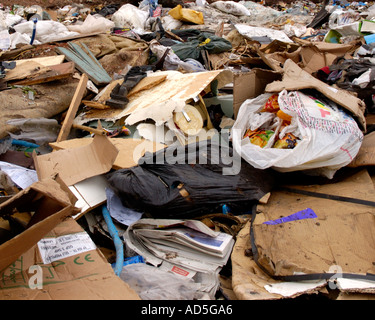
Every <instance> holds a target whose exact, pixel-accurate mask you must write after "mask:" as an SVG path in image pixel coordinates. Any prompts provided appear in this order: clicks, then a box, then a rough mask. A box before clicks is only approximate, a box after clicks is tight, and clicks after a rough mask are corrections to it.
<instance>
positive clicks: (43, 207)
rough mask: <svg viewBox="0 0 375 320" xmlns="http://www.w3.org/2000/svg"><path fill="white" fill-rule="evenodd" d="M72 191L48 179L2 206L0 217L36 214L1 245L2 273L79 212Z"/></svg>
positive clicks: (18, 194)
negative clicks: (54, 229) (72, 201)
mask: <svg viewBox="0 0 375 320" xmlns="http://www.w3.org/2000/svg"><path fill="white" fill-rule="evenodd" d="M72 199H73V196H72V195H71V192H70V191H68V190H66V189H65V186H61V184H60V182H58V181H55V180H53V179H45V180H44V181H39V182H36V183H34V184H33V185H31V186H30V187H29V188H27V189H25V190H22V191H21V192H19V193H17V194H16V195H15V196H13V197H12V198H10V199H9V200H8V201H6V202H4V203H2V204H1V205H0V216H2V215H4V214H11V213H13V212H14V210H17V211H18V212H23V211H33V212H34V214H33V216H32V218H31V221H30V222H29V224H28V226H27V227H26V229H25V230H24V231H23V232H21V233H19V234H17V235H16V236H15V237H13V238H12V239H10V240H9V241H7V242H5V243H3V244H1V245H0V270H2V269H3V268H5V267H7V266H8V265H9V264H10V263H12V262H13V261H15V260H16V259H17V258H18V257H19V256H20V255H21V254H22V253H24V252H25V251H27V250H28V249H29V248H31V247H32V246H33V245H34V244H35V243H36V242H37V241H39V240H40V239H41V237H43V235H45V234H46V233H47V232H49V231H50V230H51V229H53V228H54V227H55V226H56V225H57V224H58V223H60V222H61V221H62V220H63V219H65V218H66V217H68V216H70V215H72V214H75V213H77V210H76V208H75V207H74V206H73V204H72V203H71V200H72Z"/></svg>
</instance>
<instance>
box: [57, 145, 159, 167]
mask: <svg viewBox="0 0 375 320" xmlns="http://www.w3.org/2000/svg"><path fill="white" fill-rule="evenodd" d="M92 140H93V138H82V139H71V140H67V141H62V142H54V143H50V145H51V147H53V148H54V149H55V150H62V149H73V148H78V147H82V146H85V145H88V144H90V143H91V142H92ZM110 140H111V142H112V143H113V144H114V145H115V146H116V148H117V149H118V150H119V153H118V156H117V157H116V160H115V162H114V163H113V166H112V168H113V169H115V170H118V169H126V168H131V167H134V166H136V165H137V164H138V160H139V158H140V157H142V156H143V155H144V154H145V152H156V151H159V150H161V149H163V148H165V147H166V146H165V145H164V144H160V143H155V142H152V141H148V140H141V139H130V138H129V139H122V138H111V139H110Z"/></svg>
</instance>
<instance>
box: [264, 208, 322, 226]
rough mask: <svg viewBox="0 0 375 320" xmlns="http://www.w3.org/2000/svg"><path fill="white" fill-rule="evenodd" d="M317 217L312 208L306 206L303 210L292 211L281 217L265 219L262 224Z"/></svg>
mask: <svg viewBox="0 0 375 320" xmlns="http://www.w3.org/2000/svg"><path fill="white" fill-rule="evenodd" d="M317 217H318V216H317V215H316V214H315V212H314V211H313V210H312V209H310V208H307V209H305V210H302V211H299V212H296V213H293V214H291V215H290V216H287V217H283V218H280V219H276V220H270V221H266V222H264V223H263V224H269V225H276V224H280V223H284V222H289V221H295V220H303V219H314V218H317Z"/></svg>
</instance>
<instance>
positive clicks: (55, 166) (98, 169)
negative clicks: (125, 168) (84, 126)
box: [34, 135, 119, 186]
mask: <svg viewBox="0 0 375 320" xmlns="http://www.w3.org/2000/svg"><path fill="white" fill-rule="evenodd" d="M118 152H119V151H118V149H117V148H116V146H114V145H113V144H112V142H111V140H110V139H109V138H108V137H106V136H100V135H96V136H95V137H94V139H93V140H92V143H90V144H89V145H85V146H82V147H79V148H74V149H66V150H59V151H56V152H52V153H49V154H45V155H41V156H36V155H35V154H34V163H35V168H36V171H37V173H38V178H39V180H43V179H45V178H48V177H50V176H53V175H55V174H56V173H58V174H59V176H60V178H61V179H62V180H63V181H64V182H65V184H66V185H68V186H71V185H73V184H75V183H77V182H80V181H83V180H85V179H87V178H91V177H93V176H97V175H100V174H103V173H107V172H108V171H109V170H111V168H112V166H113V163H114V161H115V160H116V158H117V156H118Z"/></svg>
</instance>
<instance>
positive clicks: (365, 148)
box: [348, 132, 375, 168]
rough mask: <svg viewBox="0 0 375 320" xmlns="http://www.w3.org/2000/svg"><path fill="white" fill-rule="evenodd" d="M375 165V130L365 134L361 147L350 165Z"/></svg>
mask: <svg viewBox="0 0 375 320" xmlns="http://www.w3.org/2000/svg"><path fill="white" fill-rule="evenodd" d="M374 165H375V132H371V133H369V134H367V135H365V136H364V138H363V142H362V145H361V148H360V149H359V152H358V154H357V156H356V157H355V158H354V159H353V161H352V162H351V163H350V164H349V165H348V167H353V168H355V167H362V166H374Z"/></svg>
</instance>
